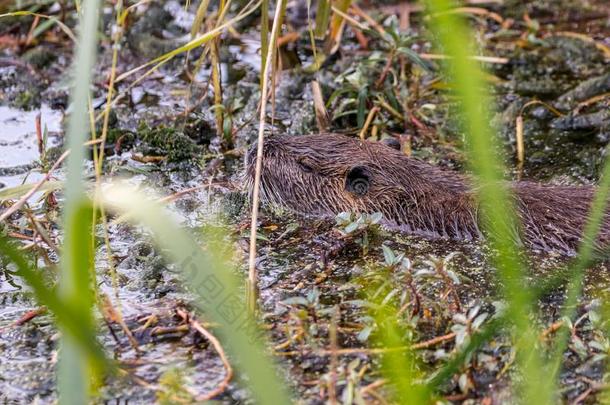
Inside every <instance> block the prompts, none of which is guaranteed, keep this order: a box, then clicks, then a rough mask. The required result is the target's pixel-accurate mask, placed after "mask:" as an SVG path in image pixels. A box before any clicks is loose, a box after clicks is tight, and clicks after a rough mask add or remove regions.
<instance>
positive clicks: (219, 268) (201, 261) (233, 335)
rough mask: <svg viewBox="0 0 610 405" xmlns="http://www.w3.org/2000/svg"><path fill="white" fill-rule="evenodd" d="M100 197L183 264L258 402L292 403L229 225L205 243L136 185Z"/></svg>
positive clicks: (204, 309)
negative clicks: (251, 303)
mask: <svg viewBox="0 0 610 405" xmlns="http://www.w3.org/2000/svg"><path fill="white" fill-rule="evenodd" d="M100 198H101V199H102V201H101V203H103V204H105V206H106V207H107V208H108V209H114V210H117V211H121V212H123V213H125V214H126V218H128V219H129V220H130V221H132V222H134V223H139V224H142V225H144V226H146V227H147V228H149V229H150V230H151V231H152V235H153V237H154V239H155V242H156V244H157V245H158V246H160V247H161V248H162V249H163V250H162V253H163V254H164V255H165V257H166V258H167V259H168V260H169V261H171V262H174V263H176V264H177V265H178V267H179V268H180V270H182V272H183V279H184V285H185V286H186V287H187V288H188V289H189V290H190V291H191V292H193V293H194V294H195V295H196V296H197V303H196V304H197V306H198V307H199V308H200V309H201V311H202V312H204V313H205V316H206V318H207V319H209V320H210V321H213V322H216V323H218V324H219V325H220V326H219V331H220V336H221V341H222V342H223V344H224V345H225V346H226V349H227V351H228V353H230V354H231V355H232V358H233V359H235V360H237V361H238V362H239V363H238V365H237V366H238V368H240V369H241V370H242V371H243V372H244V373H245V375H246V376H247V378H248V387H249V388H250V389H251V390H252V393H253V394H254V397H255V399H256V400H257V401H258V403H261V404H288V403H290V402H291V401H290V399H289V396H288V395H287V393H286V390H285V388H284V384H283V383H280V382H278V381H277V377H276V374H275V371H274V368H273V366H272V364H271V362H270V360H269V359H268V358H267V357H266V356H265V355H264V354H263V353H264V346H263V345H262V343H261V336H260V335H261V333H260V332H259V330H258V328H257V327H256V325H255V324H253V322H252V320H251V319H250V317H249V316H248V311H247V310H246V303H245V301H244V300H243V297H242V295H243V294H240V292H239V289H238V287H237V286H238V285H239V284H240V283H238V282H237V280H236V279H235V277H234V272H235V269H234V268H233V265H231V264H230V258H231V257H230V256H231V253H232V250H231V249H230V248H227V245H226V244H225V243H224V242H223V237H224V231H223V230H219V229H211V230H209V231H207V232H206V233H205V235H204V237H205V240H206V246H205V247H204V248H202V247H200V246H198V245H197V244H196V243H195V242H194V241H193V239H192V238H191V237H190V235H189V234H188V233H187V232H186V231H184V230H182V229H180V228H179V227H178V226H177V225H176V224H175V223H173V222H172V220H171V219H170V218H169V216H168V215H167V214H166V213H165V211H164V210H163V209H162V208H161V207H160V206H159V205H158V204H157V203H155V202H153V201H150V200H147V199H145V198H144V196H143V195H141V194H139V193H137V192H135V191H134V190H133V189H132V188H127V187H120V186H116V185H115V186H112V187H110V188H108V189H106V190H105V191H104V193H103V195H102V196H100Z"/></svg>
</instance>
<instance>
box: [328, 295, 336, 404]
mask: <svg viewBox="0 0 610 405" xmlns="http://www.w3.org/2000/svg"><path fill="white" fill-rule="evenodd" d="M338 318H339V306H338V305H335V310H334V312H333V316H332V321H331V324H330V330H329V335H330V366H329V367H330V381H329V382H328V402H329V403H330V404H331V405H335V404H336V403H337V387H336V384H337V365H338V364H339V358H338V357H339V356H337V351H338V349H337V347H338V345H337V324H338V323H339V319H338Z"/></svg>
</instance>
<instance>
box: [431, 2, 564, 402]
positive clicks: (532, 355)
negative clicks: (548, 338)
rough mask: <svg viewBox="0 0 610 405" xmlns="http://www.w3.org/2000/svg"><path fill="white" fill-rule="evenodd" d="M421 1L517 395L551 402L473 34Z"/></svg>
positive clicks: (444, 7) (437, 6) (443, 6)
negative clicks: (453, 110) (459, 126)
mask: <svg viewBox="0 0 610 405" xmlns="http://www.w3.org/2000/svg"><path fill="white" fill-rule="evenodd" d="M427 4H428V5H429V6H430V8H431V11H432V12H433V13H435V14H437V16H436V17H435V18H434V19H432V24H433V28H434V30H435V33H436V34H437V35H438V37H439V39H440V43H441V44H442V46H443V49H444V50H445V53H446V54H447V55H448V56H450V57H451V58H452V59H451V60H448V61H447V65H448V73H449V76H450V79H451V81H452V84H453V88H454V90H455V93H456V95H457V96H458V98H459V100H460V102H461V104H460V107H461V109H462V113H463V117H462V118H463V131H464V133H465V134H466V139H467V142H466V144H467V152H468V155H469V162H470V167H471V169H472V171H473V172H474V174H475V180H476V183H477V185H478V189H479V192H478V193H477V194H478V195H477V198H478V200H479V201H480V203H481V212H482V216H483V219H484V221H483V222H484V223H483V226H484V228H485V229H486V230H487V233H488V236H489V239H490V244H491V245H492V247H494V248H495V249H496V250H497V251H498V255H497V258H496V260H495V265H496V267H497V268H498V272H499V275H500V277H501V280H502V283H503V286H504V293H505V295H506V298H507V301H508V313H509V314H511V315H510V318H511V322H512V323H513V324H514V325H515V328H516V335H517V339H516V340H517V341H516V343H515V344H516V347H517V356H518V364H519V367H520V371H521V373H522V374H523V383H522V385H521V386H520V388H521V392H520V395H521V397H522V398H521V399H522V401H523V402H524V403H536V404H546V403H550V402H552V398H553V395H554V393H553V392H551V387H552V384H550V383H549V381H548V378H546V376H545V375H544V371H543V367H542V366H543V364H542V359H541V356H540V354H539V353H538V351H537V331H536V329H535V328H534V327H533V326H532V324H533V323H532V322H531V320H530V317H529V315H530V314H531V310H532V302H533V299H532V298H533V297H532V293H531V291H530V289H529V288H526V287H525V286H524V285H523V282H524V280H525V267H524V265H523V263H522V262H521V260H520V258H519V257H520V256H519V249H518V248H517V246H516V243H515V238H514V236H515V230H516V229H519V225H518V221H517V220H516V218H515V216H514V207H513V204H512V199H511V197H510V193H509V190H507V187H505V186H503V182H502V165H501V163H500V161H499V159H496V158H495V156H496V153H495V150H494V145H496V144H501V143H500V142H499V141H498V140H497V139H496V138H495V136H494V132H493V131H492V129H491V128H490V127H489V124H488V123H489V122H490V120H489V117H490V113H491V111H489V109H488V106H490V105H491V100H490V98H489V96H488V95H487V94H486V92H485V91H484V90H483V89H484V84H485V82H484V77H483V73H482V71H481V69H480V67H479V66H478V65H477V64H476V63H475V62H474V61H472V59H470V58H469V55H472V54H474V52H473V49H472V46H471V42H472V40H473V38H474V36H473V35H472V34H471V33H470V32H469V30H468V29H467V27H466V25H465V23H464V21H463V20H462V19H461V18H460V17H458V16H456V15H454V14H449V13H446V12H447V11H448V10H449V9H450V8H451V6H452V2H450V1H449V0H428V1H427Z"/></svg>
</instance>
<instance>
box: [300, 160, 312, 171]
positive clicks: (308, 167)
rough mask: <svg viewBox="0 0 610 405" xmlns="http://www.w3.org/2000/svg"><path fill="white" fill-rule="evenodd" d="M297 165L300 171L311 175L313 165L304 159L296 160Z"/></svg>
mask: <svg viewBox="0 0 610 405" xmlns="http://www.w3.org/2000/svg"><path fill="white" fill-rule="evenodd" d="M297 163H298V164H299V167H300V168H301V170H303V171H304V172H305V173H312V172H313V171H314V168H313V165H312V164H311V162H308V161H307V160H306V159H299V160H297Z"/></svg>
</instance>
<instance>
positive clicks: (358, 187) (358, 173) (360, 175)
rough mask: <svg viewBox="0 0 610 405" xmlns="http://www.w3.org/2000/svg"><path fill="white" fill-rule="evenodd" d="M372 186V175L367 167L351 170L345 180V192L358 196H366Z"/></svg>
mask: <svg viewBox="0 0 610 405" xmlns="http://www.w3.org/2000/svg"><path fill="white" fill-rule="evenodd" d="M370 186H371V174H370V172H369V170H368V169H367V168H366V167H363V166H356V167H353V168H351V169H350V171H349V172H348V173H347V177H346V178H345V190H346V191H348V192H350V193H352V194H355V195H357V196H358V197H362V196H364V195H365V194H366V193H368V191H369V188H370Z"/></svg>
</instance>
